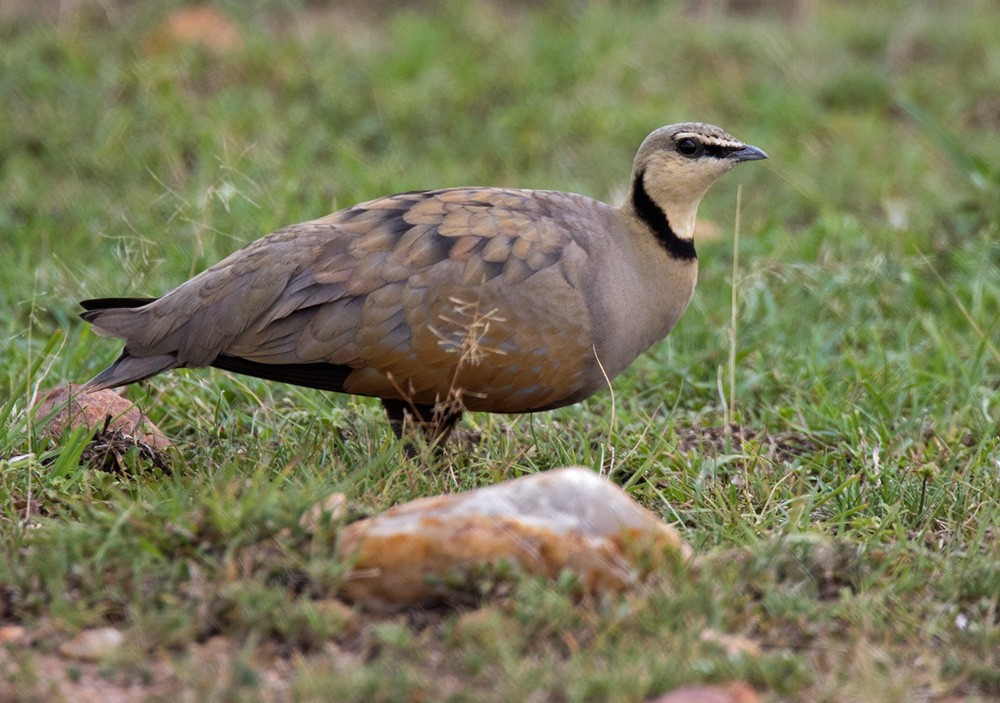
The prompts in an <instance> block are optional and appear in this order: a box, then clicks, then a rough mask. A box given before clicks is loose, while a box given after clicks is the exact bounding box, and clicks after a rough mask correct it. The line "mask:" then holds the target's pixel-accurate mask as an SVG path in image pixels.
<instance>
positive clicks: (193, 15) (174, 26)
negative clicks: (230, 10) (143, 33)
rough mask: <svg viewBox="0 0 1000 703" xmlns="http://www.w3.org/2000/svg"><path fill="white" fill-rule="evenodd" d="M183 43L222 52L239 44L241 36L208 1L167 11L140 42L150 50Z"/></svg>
mask: <svg viewBox="0 0 1000 703" xmlns="http://www.w3.org/2000/svg"><path fill="white" fill-rule="evenodd" d="M185 45H187V46H199V47H202V48H204V49H208V50H209V51H212V52H214V53H216V54H224V53H227V52H229V51H234V50H236V49H239V48H240V47H242V46H243V37H242V36H241V35H240V32H239V30H238V29H237V28H236V25H235V24H234V23H233V22H232V20H230V19H229V18H228V17H226V16H225V15H224V14H222V13H221V12H219V11H218V10H216V9H215V8H213V7H210V6H208V5H195V6H192V7H182V8H178V9H176V10H174V11H173V12H171V13H170V14H169V15H168V16H167V18H166V19H165V20H164V21H163V22H162V23H161V24H160V25H159V26H158V27H157V28H156V29H155V30H154V31H153V32H151V33H150V34H149V36H147V37H146V41H145V42H144V44H143V46H144V48H145V49H146V51H147V52H148V53H151V54H161V53H167V52H169V51H173V50H175V49H177V48H178V47H181V46H185Z"/></svg>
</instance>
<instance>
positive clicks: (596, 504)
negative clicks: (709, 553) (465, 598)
mask: <svg viewBox="0 0 1000 703" xmlns="http://www.w3.org/2000/svg"><path fill="white" fill-rule="evenodd" d="M670 553H672V554H674V555H677V554H679V555H680V556H681V557H682V558H685V559H686V558H687V557H688V556H689V555H690V550H689V548H688V547H687V545H685V544H684V543H683V542H682V540H681V538H680V536H679V535H678V534H677V532H676V531H675V530H674V529H673V528H671V527H669V526H668V525H666V524H664V523H663V522H662V521H661V520H660V519H659V518H657V517H656V516H655V515H653V514H652V513H651V512H649V511H648V510H646V509H645V508H643V507H641V506H640V505H639V504H638V503H636V502H635V501H634V500H632V499H631V498H630V497H628V496H627V495H626V494H625V492H624V491H622V490H621V489H620V488H619V487H618V486H616V485H614V484H612V483H611V482H609V481H606V480H604V479H602V478H600V477H598V476H597V475H596V474H595V473H594V472H592V471H590V470H589V469H583V468H567V469H558V470H553V471H549V472H547V473H544V474H537V475H533V476H526V477H524V478H520V479H517V480H514V481H508V482H506V483H502V484H499V485H496V486H489V487H487V488H480V489H478V490H474V491H469V492H467V493H460V494H457V495H451V496H438V497H433V498H422V499H420V500H415V501H412V502H410V503H406V504H404V505H400V506H397V507H395V508H392V509H390V510H388V511H386V512H385V513H383V514H382V515H378V516H376V517H373V518H369V519H367V520H361V521H359V522H355V523H353V524H351V525H349V526H348V527H347V528H345V529H344V531H343V532H342V533H341V535H340V541H339V543H338V545H337V554H338V557H339V558H341V559H353V560H354V565H353V569H352V571H351V572H350V574H349V575H348V576H347V578H346V579H345V582H344V585H343V592H344V595H345V597H346V598H348V599H349V600H352V601H356V602H360V603H363V604H365V605H367V606H369V607H373V608H387V607H398V606H404V605H410V604H415V603H421V602H432V601H436V600H441V599H444V598H447V597H448V596H449V595H451V594H450V593H449V592H448V590H447V587H446V586H445V585H444V584H443V581H444V579H446V578H447V577H448V576H450V575H453V574H455V573H456V572H461V571H463V570H466V569H469V568H473V567H476V566H482V565H488V564H496V563H498V562H508V563H511V564H514V565H516V566H517V567H519V568H520V569H521V570H523V571H525V572H528V573H531V574H539V575H543V576H547V577H550V578H551V577H555V576H556V575H558V574H559V573H560V572H561V571H562V570H564V569H569V570H571V571H573V572H575V573H576V574H577V575H578V576H579V578H580V579H581V582H582V584H583V585H584V587H585V588H586V589H587V591H588V592H590V593H594V594H597V593H601V592H608V591H611V592H614V591H621V590H623V589H625V588H627V587H628V586H629V585H631V584H633V583H635V582H636V581H637V580H638V579H640V578H641V577H642V576H643V575H644V574H645V573H647V572H648V571H650V570H652V569H655V568H656V567H657V566H658V565H660V564H662V563H663V561H664V559H665V558H667V554H670Z"/></svg>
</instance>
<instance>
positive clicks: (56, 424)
mask: <svg viewBox="0 0 1000 703" xmlns="http://www.w3.org/2000/svg"><path fill="white" fill-rule="evenodd" d="M34 412H35V419H36V420H38V421H41V422H44V423H45V431H46V433H48V434H49V435H50V436H52V437H59V436H60V435H62V434H63V433H64V432H66V430H67V429H75V428H77V427H86V428H88V429H90V430H94V431H103V430H105V427H106V429H107V431H109V432H115V431H117V432H120V433H121V434H122V435H125V436H128V437H131V438H132V439H134V440H135V441H136V442H141V443H143V444H147V445H149V446H150V447H151V448H153V449H155V450H157V451H161V450H164V449H166V448H167V447H169V446H170V440H169V439H167V436H166V435H165V434H163V432H161V431H160V428H158V427H157V426H156V425H154V424H153V423H152V422H150V421H149V420H147V419H146V418H145V416H143V414H142V413H141V412H140V410H139V408H138V407H137V406H136V405H135V403H133V402H132V401H130V400H128V399H127V398H123V397H122V396H120V395H118V394H117V393H115V392H114V391H110V390H104V391H95V392H93V393H85V392H83V391H82V390H81V387H80V386H77V385H75V384H72V383H71V384H68V385H65V386H59V387H58V388H53V389H52V390H50V391H49V392H48V393H46V394H45V395H44V396H43V397H42V398H41V399H40V400H39V401H38V402H37V403H35V407H34Z"/></svg>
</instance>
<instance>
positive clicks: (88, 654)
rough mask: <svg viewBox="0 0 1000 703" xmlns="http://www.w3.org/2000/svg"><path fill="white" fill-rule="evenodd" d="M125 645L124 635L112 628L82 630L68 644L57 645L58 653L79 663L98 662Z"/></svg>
mask: <svg viewBox="0 0 1000 703" xmlns="http://www.w3.org/2000/svg"><path fill="white" fill-rule="evenodd" d="M124 643H125V635H123V634H122V633H121V632H119V631H118V630H116V629H115V628H113V627H98V628H94V629H91V630H84V631H83V632H81V633H79V634H78V635H77V636H76V637H74V638H73V639H71V640H70V641H69V642H63V643H62V644H60V645H59V653H60V654H62V655H63V656H65V657H70V658H71V659H79V660H80V661H89V662H94V661H100V660H102V659H105V658H106V657H108V656H109V655H111V654H114V653H115V652H117V651H118V650H119V649H120V648H121V646H122V645H123V644H124Z"/></svg>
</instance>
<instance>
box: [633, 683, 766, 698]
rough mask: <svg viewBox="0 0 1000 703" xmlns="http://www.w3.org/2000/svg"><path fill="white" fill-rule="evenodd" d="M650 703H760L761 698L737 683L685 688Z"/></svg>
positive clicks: (746, 686) (753, 691)
mask: <svg viewBox="0 0 1000 703" xmlns="http://www.w3.org/2000/svg"><path fill="white" fill-rule="evenodd" d="M648 703H760V696H759V695H757V692H756V691H755V690H753V688H751V687H750V686H749V685H747V684H745V683H743V682H741V681H737V682H735V683H731V684H728V685H726V686H684V687H683V688H678V689H676V690H673V691H671V692H670V693H667V694H665V695H662V696H660V697H659V698H653V699H651V700H650V701H649V702H648Z"/></svg>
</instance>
